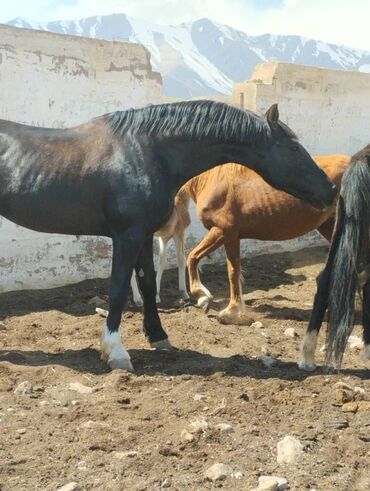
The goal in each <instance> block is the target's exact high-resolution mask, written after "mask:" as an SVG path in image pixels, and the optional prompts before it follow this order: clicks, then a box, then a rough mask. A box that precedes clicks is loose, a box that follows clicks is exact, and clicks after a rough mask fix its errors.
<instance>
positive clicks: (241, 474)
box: [231, 471, 243, 479]
mask: <svg viewBox="0 0 370 491" xmlns="http://www.w3.org/2000/svg"><path fill="white" fill-rule="evenodd" d="M231 477H233V478H234V479H241V478H242V477H243V473H242V472H241V471H236V472H233V473H232V474H231Z"/></svg>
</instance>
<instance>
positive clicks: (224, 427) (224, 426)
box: [216, 423, 235, 434]
mask: <svg viewBox="0 0 370 491" xmlns="http://www.w3.org/2000/svg"><path fill="white" fill-rule="evenodd" d="M216 430H218V431H219V432H220V433H225V434H230V433H235V430H234V427H233V426H232V425H230V424H228V423H220V424H218V425H216Z"/></svg>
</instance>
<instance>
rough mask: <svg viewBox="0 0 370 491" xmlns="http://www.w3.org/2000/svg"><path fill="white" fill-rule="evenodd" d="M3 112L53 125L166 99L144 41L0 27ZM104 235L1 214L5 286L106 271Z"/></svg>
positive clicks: (0, 266)
mask: <svg viewBox="0 0 370 491" xmlns="http://www.w3.org/2000/svg"><path fill="white" fill-rule="evenodd" d="M0 94H1V104H0V118H2V119H10V120H13V121H18V122H23V123H28V124H34V125H40V126H52V127H64V126H73V125H76V124H79V123H82V122H84V121H87V120H89V119H90V118H92V117H94V116H98V115H100V114H104V113H107V112H109V111H114V110H117V109H127V108H128V107H135V106H144V105H146V104H148V103H156V102H160V101H161V97H162V80H161V76H160V75H159V74H158V73H155V72H153V71H152V68H151V65H150V59H149V53H148V51H147V50H146V49H145V48H144V47H143V46H141V45H138V44H130V43H121V42H108V41H101V40H96V39H87V38H81V37H73V36H62V35H58V34H51V33H47V32H42V31H33V30H28V29H17V28H14V27H9V26H4V25H0ZM109 268H110V245H109V242H108V241H106V240H104V239H97V238H93V237H81V238H76V237H67V236H59V235H47V234H41V233H36V232H31V231H28V230H26V229H24V228H21V227H17V226H15V225H14V224H12V223H10V222H9V221H7V220H5V219H4V218H1V217H0V292H1V291H6V290H14V289H23V288H46V287H50V286H56V285H63V284H66V283H71V282H75V281H79V280H82V279H85V278H88V277H90V278H91V277H106V276H107V275H108V274H109Z"/></svg>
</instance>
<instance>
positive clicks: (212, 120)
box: [103, 100, 291, 145]
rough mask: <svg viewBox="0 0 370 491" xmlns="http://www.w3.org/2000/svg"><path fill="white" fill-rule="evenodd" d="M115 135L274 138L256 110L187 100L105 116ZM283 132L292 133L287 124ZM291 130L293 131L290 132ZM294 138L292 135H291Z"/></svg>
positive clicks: (240, 139) (239, 139)
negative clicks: (144, 134)
mask: <svg viewBox="0 0 370 491" xmlns="http://www.w3.org/2000/svg"><path fill="white" fill-rule="evenodd" d="M103 117H104V118H105V119H106V120H107V121H108V123H109V124H110V126H111V129H112V131H113V132H114V133H124V132H126V131H128V130H129V131H130V132H131V133H133V134H140V133H141V134H143V133H146V134H148V135H158V136H162V137H166V136H172V137H180V138H181V137H185V138H186V137H190V138H193V139H195V140H199V139H201V138H212V139H213V138H214V139H216V140H218V141H222V142H226V141H228V142H235V143H246V144H250V145H261V144H265V143H267V141H268V140H269V138H270V136H271V131H270V128H269V126H268V124H267V122H266V121H265V120H264V119H263V118H262V117H261V116H258V115H257V114H255V113H253V112H252V111H245V110H241V109H238V108H237V107H234V106H230V105H228V104H224V103H221V102H214V101H208V100H206V101H185V102H176V103H172V104H158V105H151V106H147V107H145V108H142V109H129V110H127V111H116V112H113V113H109V114H106V115H105V116H103ZM279 126H280V127H281V129H282V130H283V131H284V132H285V133H288V131H287V130H289V128H287V127H286V128H287V129H285V125H283V123H280V122H279ZM289 131H290V130H289ZM289 136H291V135H289Z"/></svg>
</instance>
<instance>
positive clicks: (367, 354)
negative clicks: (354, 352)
mask: <svg viewBox="0 0 370 491" xmlns="http://www.w3.org/2000/svg"><path fill="white" fill-rule="evenodd" d="M362 357H363V359H364V360H366V361H367V360H370V344H365V347H364V351H363V353H362Z"/></svg>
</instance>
